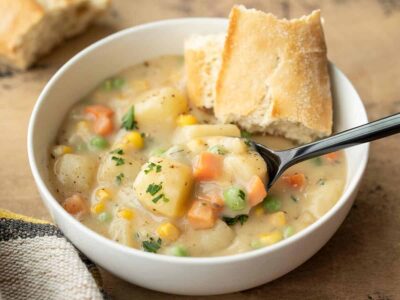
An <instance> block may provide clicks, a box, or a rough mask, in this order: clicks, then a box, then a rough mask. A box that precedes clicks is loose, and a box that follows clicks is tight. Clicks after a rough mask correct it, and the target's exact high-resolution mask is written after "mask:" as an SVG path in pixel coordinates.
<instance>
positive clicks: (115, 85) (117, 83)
mask: <svg viewBox="0 0 400 300" xmlns="http://www.w3.org/2000/svg"><path fill="white" fill-rule="evenodd" d="M124 84H125V80H124V79H122V78H110V79H107V80H106V81H104V83H103V89H104V90H106V91H108V92H109V91H113V90H119V89H121V88H122V86H123V85H124Z"/></svg>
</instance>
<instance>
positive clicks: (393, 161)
mask: <svg viewBox="0 0 400 300" xmlns="http://www.w3.org/2000/svg"><path fill="white" fill-rule="evenodd" d="M234 3H239V2H236V1H221V0H220V1H216V0H203V1H201V0H196V1H189V0H166V1H161V0H160V1H156V0H139V1H136V0H114V3H113V7H112V10H111V12H110V13H109V15H108V16H107V17H106V18H105V20H103V21H102V22H101V25H96V26H93V27H91V28H90V29H89V30H88V31H87V32H86V33H84V34H83V35H81V36H79V37H77V38H74V39H72V40H69V41H68V42H66V43H65V44H63V45H62V46H61V47H59V48H57V49H56V50H55V51H54V52H53V53H52V54H50V55H48V56H47V57H45V58H44V59H42V60H41V61H40V62H39V63H38V65H37V66H36V67H34V68H33V69H31V70H30V71H28V72H16V73H12V74H0V75H1V76H0V116H1V117H0V133H1V144H2V146H1V147H0V153H1V155H0V166H1V168H0V207H2V208H6V209H9V210H12V211H14V212H18V213H22V214H26V215H30V216H34V217H38V218H44V219H49V215H48V213H47V211H46V209H45V207H44V206H43V204H42V202H41V200H40V198H39V194H38V192H37V190H36V187H35V184H34V181H33V178H32V176H31V172H30V169H29V166H28V159H27V153H26V133H27V124H28V119H29V116H30V113H31V110H32V108H33V105H34V104H35V101H36V99H37V96H38V95H39V93H40V91H41V89H42V88H43V86H44V85H45V83H46V82H47V81H48V79H49V78H50V77H51V76H52V75H53V74H54V72H55V71H56V70H57V69H58V68H59V67H60V66H61V65H62V64H63V63H64V62H65V61H66V60H68V59H69V58H70V57H71V56H72V55H74V54H75V53H77V52H78V51H80V50H81V49H83V48H84V47H86V46H87V45H89V44H90V43H92V42H94V41H96V40H98V39H100V38H102V37H104V36H106V35H108V34H110V33H112V32H115V31H117V30H119V29H122V28H126V27H129V26H133V25H136V24H141V23H145V22H151V21H155V20H160V19H167V18H178V17H188V16H208V17H225V16H227V15H228V13H229V10H230V8H231V6H232V5H233V4H234ZM241 3H242V4H245V5H246V6H248V7H255V8H258V9H262V10H264V11H269V12H272V13H274V14H276V15H278V16H280V17H287V18H292V17H299V16H301V15H303V14H306V13H309V12H310V11H312V10H313V9H316V8H321V10H322V15H323V17H324V19H325V34H326V40H327V44H328V51H329V58H330V60H332V61H333V62H334V63H335V64H336V65H337V66H338V67H339V68H340V69H342V70H343V71H344V72H345V73H346V74H347V76H348V77H349V78H350V80H351V81H352V82H353V84H354V85H355V87H356V89H357V90H358V92H359V94H360V96H361V98H362V99H363V101H364V103H365V105H366V107H367V110H368V115H369V117H370V119H371V120H373V119H377V118H379V117H383V116H385V115H388V114H393V113H396V112H399V111H400V59H399V54H400V1H398V0H334V1H333V0H332V1H328V0H326V1H312V0H301V1H300V0H299V1H285V0H281V1H272V0H271V1H262V0H259V1H257V0H243V1H242V2H241ZM132 267H133V268H134V267H135V266H132ZM238 272H239V270H238ZM102 275H103V280H104V284H105V289H106V291H107V292H108V294H109V295H111V297H112V298H113V299H149V297H150V298H151V299H164V298H168V299H171V298H172V297H173V296H171V295H165V294H161V293H157V292H153V291H149V290H146V289H143V288H140V287H137V286H134V285H131V284H129V283H127V282H124V281H122V280H120V279H118V278H116V277H115V276H113V275H111V274H109V273H107V272H106V271H102ZM189 276H190V275H189ZM226 276H229V274H227V275H226ZM176 280H179V278H177V279H176ZM399 283H400V136H399V135H397V136H392V137H390V138H387V139H384V140H380V141H377V142H374V143H373V144H372V145H371V152H370V160H369V164H368V167H367V171H366V174H365V177H364V179H363V181H362V184H361V188H360V192H359V195H358V197H357V199H356V201H355V205H354V206H353V208H352V210H351V212H350V214H349V216H348V217H347V219H346V220H345V222H344V224H343V225H342V226H341V227H340V229H339V230H338V232H337V233H336V234H335V235H334V237H333V238H332V239H331V240H330V241H329V242H328V243H327V245H326V246H325V247H323V248H322V249H321V251H319V252H318V253H317V254H316V255H315V256H314V257H312V258H311V259H310V260H309V261H307V262H306V263H305V264H303V265H302V266H300V267H299V268H297V269H296V270H294V271H293V272H291V273H289V274H287V275H285V276H283V277H281V278H280V279H277V280H275V281H273V282H271V283H269V284H266V285H264V286H261V287H258V288H255V289H252V290H248V291H244V292H241V293H236V294H232V295H225V296H218V297H217V296H215V297H211V299H257V298H260V299H261V298H262V299H376V300H377V299H400V284H399ZM176 298H184V297H178V296H176ZM199 298H200V297H194V298H192V299H199Z"/></svg>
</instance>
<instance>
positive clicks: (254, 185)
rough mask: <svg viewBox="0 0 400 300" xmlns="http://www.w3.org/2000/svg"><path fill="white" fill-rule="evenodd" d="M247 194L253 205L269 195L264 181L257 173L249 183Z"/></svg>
mask: <svg viewBox="0 0 400 300" xmlns="http://www.w3.org/2000/svg"><path fill="white" fill-rule="evenodd" d="M247 196H248V199H249V204H250V206H251V207H253V206H256V205H257V204H258V203H261V202H262V201H263V200H264V198H265V197H266V196H267V191H266V189H265V185H264V182H263V181H262V180H261V178H260V177H259V176H257V175H254V176H253V177H252V178H251V180H250V181H249V183H248V185H247Z"/></svg>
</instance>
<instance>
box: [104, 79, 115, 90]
mask: <svg viewBox="0 0 400 300" xmlns="http://www.w3.org/2000/svg"><path fill="white" fill-rule="evenodd" d="M112 88H113V87H112V80H111V79H107V80H106V81H104V83H103V89H104V90H106V91H111V90H112Z"/></svg>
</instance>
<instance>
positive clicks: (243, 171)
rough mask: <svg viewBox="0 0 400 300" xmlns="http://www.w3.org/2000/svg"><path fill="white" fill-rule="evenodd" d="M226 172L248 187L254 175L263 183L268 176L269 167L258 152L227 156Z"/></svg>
mask: <svg viewBox="0 0 400 300" xmlns="http://www.w3.org/2000/svg"><path fill="white" fill-rule="evenodd" d="M224 170H225V173H226V174H231V175H232V176H233V178H234V179H235V180H236V181H238V182H241V183H242V184H243V185H246V183H248V182H249V181H250V179H252V177H253V176H254V175H257V176H258V177H260V178H261V180H263V181H265V180H266V175H267V165H266V163H265V161H264V160H263V159H262V157H261V156H260V155H259V154H258V153H257V152H250V153H248V154H240V155H237V154H232V155H227V156H226V158H225V159H224Z"/></svg>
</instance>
